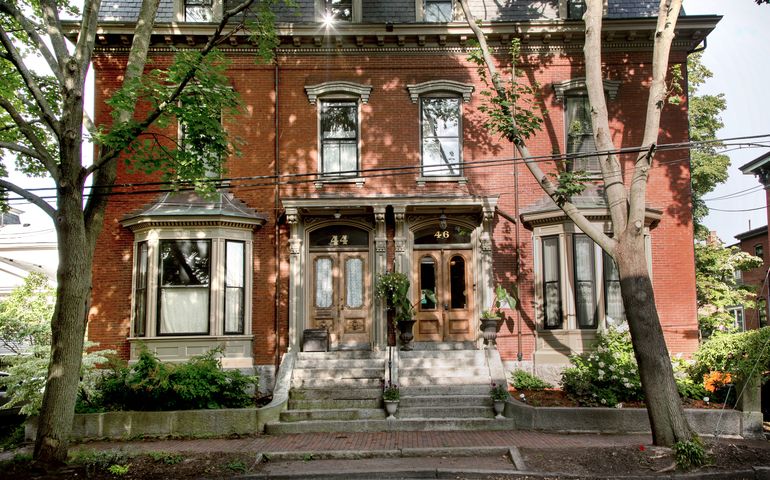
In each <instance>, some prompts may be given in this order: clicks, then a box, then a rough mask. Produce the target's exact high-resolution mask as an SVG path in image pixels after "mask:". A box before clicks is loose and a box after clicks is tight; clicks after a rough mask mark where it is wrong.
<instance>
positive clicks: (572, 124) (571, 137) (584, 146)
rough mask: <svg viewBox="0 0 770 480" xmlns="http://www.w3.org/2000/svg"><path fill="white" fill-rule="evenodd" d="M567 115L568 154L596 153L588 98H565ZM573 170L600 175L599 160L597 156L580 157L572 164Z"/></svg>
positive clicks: (584, 96)
mask: <svg viewBox="0 0 770 480" xmlns="http://www.w3.org/2000/svg"><path fill="white" fill-rule="evenodd" d="M565 103H566V108H567V112H566V113H567V115H566V123H565V125H566V129H567V153H568V154H570V153H573V154H576V155H582V154H586V153H592V152H595V151H596V144H595V143H594V136H593V130H592V127H591V106H590V104H589V103H588V96H586V95H575V96H568V97H566V98H565ZM570 168H571V169H572V170H580V171H584V172H586V173H589V174H598V173H600V168H599V159H598V157H596V156H590V157H589V156H579V157H578V158H573V159H572V160H571V162H570Z"/></svg>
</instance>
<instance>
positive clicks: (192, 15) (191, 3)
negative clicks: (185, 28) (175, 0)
mask: <svg viewBox="0 0 770 480" xmlns="http://www.w3.org/2000/svg"><path fill="white" fill-rule="evenodd" d="M214 15H215V12H214V0H184V21H185V22H213V21H214Z"/></svg>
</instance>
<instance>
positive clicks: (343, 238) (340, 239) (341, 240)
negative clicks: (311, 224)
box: [329, 235, 348, 246]
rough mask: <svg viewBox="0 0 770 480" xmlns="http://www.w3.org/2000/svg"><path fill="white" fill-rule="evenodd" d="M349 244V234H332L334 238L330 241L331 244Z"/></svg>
mask: <svg viewBox="0 0 770 480" xmlns="http://www.w3.org/2000/svg"><path fill="white" fill-rule="evenodd" d="M347 244H348V236H347V235H332V239H331V241H330V242H329V245H334V246H336V245H347Z"/></svg>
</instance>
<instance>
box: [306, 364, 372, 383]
mask: <svg viewBox="0 0 770 480" xmlns="http://www.w3.org/2000/svg"><path fill="white" fill-rule="evenodd" d="M384 373H385V372H384V371H383V369H381V368H327V367H324V368H300V369H297V368H295V369H294V374H293V376H292V380H304V379H311V378H318V379H321V378H323V379H328V380H345V379H350V378H376V379H378V381H379V379H380V378H382V377H383V374H384Z"/></svg>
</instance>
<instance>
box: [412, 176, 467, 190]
mask: <svg viewBox="0 0 770 480" xmlns="http://www.w3.org/2000/svg"><path fill="white" fill-rule="evenodd" d="M426 183H457V184H458V185H465V184H467V183H468V177H460V176H444V177H439V176H436V177H417V186H418V187H424V186H425V184H426Z"/></svg>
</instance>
